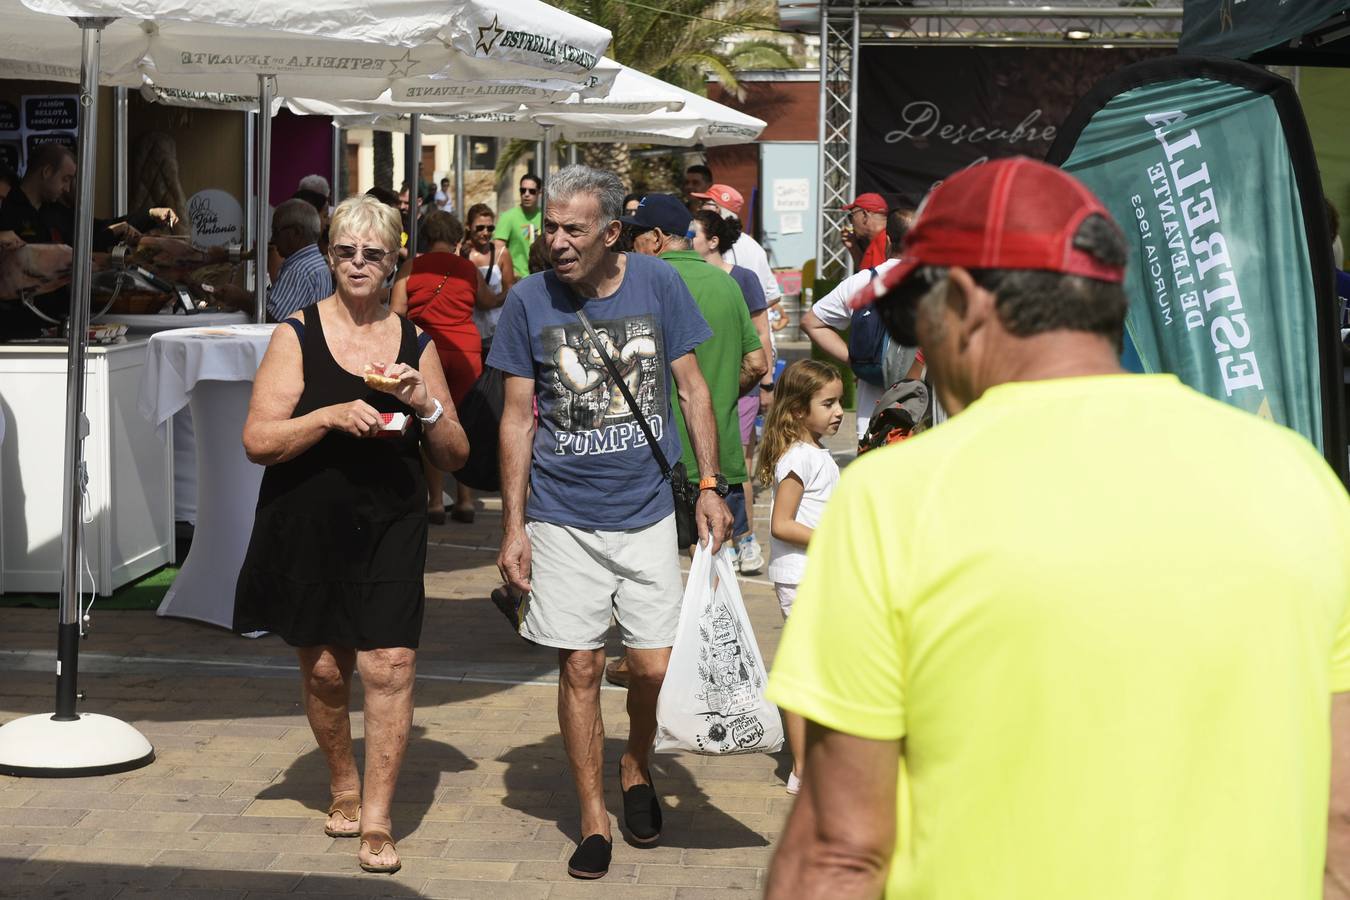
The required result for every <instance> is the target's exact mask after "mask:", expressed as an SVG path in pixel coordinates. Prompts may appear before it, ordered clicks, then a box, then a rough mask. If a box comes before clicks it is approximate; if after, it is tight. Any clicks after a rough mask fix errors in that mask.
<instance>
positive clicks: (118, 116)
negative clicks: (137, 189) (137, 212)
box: [113, 87, 187, 216]
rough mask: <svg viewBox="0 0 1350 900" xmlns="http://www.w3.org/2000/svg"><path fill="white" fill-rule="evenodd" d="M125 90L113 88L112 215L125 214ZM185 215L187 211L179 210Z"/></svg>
mask: <svg viewBox="0 0 1350 900" xmlns="http://www.w3.org/2000/svg"><path fill="white" fill-rule="evenodd" d="M127 124H128V122H127V89H126V88H124V87H119V88H113V215H114V216H125V215H126V214H127V177H128V175H129V174H130V173H129V165H128V160H127V143H128V140H129V136H128V134H127ZM181 212H183V213H186V212H187V210H181Z"/></svg>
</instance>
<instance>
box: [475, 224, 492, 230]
mask: <svg viewBox="0 0 1350 900" xmlns="http://www.w3.org/2000/svg"><path fill="white" fill-rule="evenodd" d="M473 230H474V231H491V230H492V226H491V225H475V226H473Z"/></svg>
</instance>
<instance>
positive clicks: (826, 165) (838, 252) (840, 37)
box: [816, 3, 859, 278]
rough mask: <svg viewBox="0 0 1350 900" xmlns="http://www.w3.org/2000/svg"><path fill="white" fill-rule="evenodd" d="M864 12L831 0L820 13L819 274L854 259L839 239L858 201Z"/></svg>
mask: <svg viewBox="0 0 1350 900" xmlns="http://www.w3.org/2000/svg"><path fill="white" fill-rule="evenodd" d="M858 33H859V17H858V9H857V7H856V6H855V7H854V8H853V9H852V11H851V13H850V15H848V16H846V17H845V16H839V17H834V16H831V15H830V13H829V9H828V8H827V6H826V4H825V3H822V4H821V14H820V126H819V127H820V132H819V133H820V155H819V160H820V170H819V173H818V176H819V178H818V182H817V183H818V192H817V193H818V198H819V200H818V203H817V209H818V210H819V211H820V228H819V231H818V237H817V251H816V274H817V276H818V277H829V278H839V277H842V276H843V275H845V274H847V273H848V272H849V271H850V270H851V267H852V265H853V261H852V260H851V259H850V258H849V255H848V251H847V250H845V249H844V245H843V244H842V243H841V242H840V239H839V226H840V224H842V223H841V222H839V221H838V217H839V216H841V215H842V209H843V207H844V205H845V204H848V203H850V202H852V200H853V191H854V174H855V173H856V172H857V157H856V152H857V143H858V142H857V136H858V117H857V116H856V115H854V110H856V109H857V108H858V79H857V77H856V76H857V70H856V66H857V63H858Z"/></svg>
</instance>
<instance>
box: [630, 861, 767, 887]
mask: <svg viewBox="0 0 1350 900" xmlns="http://www.w3.org/2000/svg"><path fill="white" fill-rule="evenodd" d="M759 872H760V870H759V869H743V868H729V867H727V866H720V867H718V868H712V867H703V866H662V865H654V866H647V865H644V866H640V867H639V868H638V876H637V880H638V883H639V884H670V885H676V886H689V887H719V888H726V887H734V888H741V889H742V890H753V889H755V888H756V887H758V886H759Z"/></svg>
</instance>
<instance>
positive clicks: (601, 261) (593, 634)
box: [487, 166, 731, 878]
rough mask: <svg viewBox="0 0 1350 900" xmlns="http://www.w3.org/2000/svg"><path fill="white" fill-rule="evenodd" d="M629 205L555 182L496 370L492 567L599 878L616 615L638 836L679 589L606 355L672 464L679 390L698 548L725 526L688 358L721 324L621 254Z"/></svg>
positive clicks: (705, 414) (583, 856) (623, 778)
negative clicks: (533, 664)
mask: <svg viewBox="0 0 1350 900" xmlns="http://www.w3.org/2000/svg"><path fill="white" fill-rule="evenodd" d="M623 196H624V188H623V184H622V183H621V182H620V181H619V180H618V178H616V177H615V176H614V175H612V174H610V173H608V172H600V171H597V170H595V169H589V168H586V167H585V166H570V167H568V168H566V169H564V170H562V171H561V172H559V173H558V174H557V175H555V176H554V177H553V178H551V179H549V182H548V198H547V200H548V202H547V205H546V209H545V213H544V238H545V241H546V242H547V245H548V252H549V259H550V261H551V262H552V264H553V268H552V269H551V270H549V271H547V272H542V273H539V274H537V275H531V276H530V277H529V278H526V279H524V280H523V281H519V282H516V285H515V286H514V287H513V288H512V289H511V292H510V293H509V294H508V295H507V298H506V303H505V304H504V305H503V307H502V314H501V319H500V320H499V321H498V323H497V331H496V333H495V334H494V336H493V341H492V351H491V353H490V354H489V355H488V360H487V363H488V365H490V366H493V367H495V368H498V369H501V370H502V371H503V372H505V373H506V376H507V377H506V388H505V396H506V400H505V407H504V409H503V411H502V424H501V451H500V452H501V470H502V519H503V523H502V524H503V529H504V534H503V536H502V549H501V554H500V555H499V556H498V558H497V565H498V567H499V568H500V569H501V573H502V577H503V578H504V579H506V581H507V582H508V583H509V584H510V586H511V587H512V588H513V589H515V590H517V591H520V592H522V593H524V594H525V595H526V597H525V604H524V609H523V614H522V617H521V624H520V633H521V635H522V636H524V637H526V638H528V639H529V640H531V641H534V642H535V643H537V644H542V645H544V646H547V647H556V648H557V649H558V661H559V667H560V674H559V679H558V720H559V726H560V727H561V729H562V733H563V743H564V746H565V747H566V748H567V756H568V760H569V762H570V763H571V769H572V773H573V777H574V778H575V780H576V786H577V795H578V799H579V800H580V804H581V837H582V840H581V842H580V844H579V846H578V847H577V849H576V852H575V853H574V854H573V855H572V858H571V860H570V861H569V863H568V872H569V873H571V874H572V875H573V876H575V877H577V878H600V877H602V876H603V875H605V873H606V872H608V871H609V862H610V854H611V848H612V846H613V842H612V840H611V837H610V826H609V814H608V812H607V811H606V809H605V797H604V790H603V787H602V783H603V771H602V759H603V755H604V729H603V726H602V724H601V719H600V679H601V675H602V673H603V671H604V667H605V649H604V648H605V635H606V632H608V630H609V624H610V618H611V616H612V617H613V618H614V619H616V620H617V621H618V624H619V630H620V631H621V633H622V636H623V643H624V646H625V647H627V648H628V659H629V667H630V669H631V682H630V686H629V695H628V717H629V730H628V746H627V749H626V751H625V753H624V755H623V757H622V759H621V760H620V762H619V787H620V789H621V791H622V792H623V805H624V823H625V825H626V826H627V828H628V831H629V834H630V837H631V838H632V840H633V842H634V843H637V844H645V845H650V844H654V843H656V841H657V840H658V839H659V837H660V833H661V807H660V804H659V803H658V802H657V797H656V792H655V790H654V789H653V787H652V781H651V773H650V771H649V768H648V763H649V758H650V753H651V748H652V741H653V739H654V737H655V734H656V698H657V694H658V693H659V692H660V690H661V682H662V680H663V679H664V678H665V672H666V665H667V663H668V661H669V659H670V648H671V645H672V644H673V643H674V640H675V630H676V626H677V625H678V623H679V615H680V599H681V596H682V594H683V587H682V585H681V578H680V566H679V559H678V556H677V552H678V551H677V549H676V540H675V516H674V503H673V501H672V497H671V491H670V486H669V485H668V484H666V482H665V481H664V480H663V478H662V474H661V469H660V466H659V465H658V464H657V462H656V459H655V455H654V454H653V453H652V448H651V447H650V446H648V444H647V440H646V437H645V436H644V432H643V429H642V427H641V426H640V425H639V421H638V418H637V416H635V415H634V412H633V410H632V408H631V407H630V405H629V403H628V400H627V398H626V397H625V396H624V391H623V390H622V389H621V387H620V383H619V382H618V381H615V380H614V379H613V378H612V377H611V375H610V372H609V368H608V366H607V365H606V364H605V362H604V357H603V356H602V354H601V352H600V348H603V349H604V352H605V354H607V355H608V356H609V357H610V359H611V361H612V362H613V364H614V366H615V368H616V369H617V370H618V374H619V378H620V380H621V382H622V384H623V386H624V387H626V388H627V389H628V392H629V393H630V394H631V395H632V397H633V399H634V401H636V403H637V405H638V406H639V407H640V408H641V409H640V413H641V416H642V420H643V421H645V422H646V423H647V426H648V428H649V430H650V431H651V433H652V435H653V437H654V438H655V439H656V440H657V442H658V444H659V447H660V450H661V453H662V454H663V455H664V457H665V459H666V460H667V461H669V462H670V463H672V464H673V463H674V462H675V461H677V460H679V458H680V452H681V448H680V438H679V434H678V430H677V428H676V427H675V424H674V418H673V410H672V406H671V402H672V400H674V399H675V398H676V397H677V396H678V399H679V403H680V409H681V411H682V412H683V413H684V419H685V422H686V423H687V424H688V428H689V435H690V440H691V442H692V443H693V445H694V454H695V456H696V458H697V460H698V464H699V470H700V472H702V473H704V475H705V477H704V478H703V479H702V481H701V482H700V485H699V486H700V488H701V490H700V491H699V498H698V504H697V509H696V518H697V524H698V531H699V535H700V538H702V539H707V538H708V537H709V536H711V538H712V540H713V541H714V542H715V543H714V545H713V546H721V544H722V542H723V541H725V540H726V539H727V536H728V533H729V532H730V530H731V513H730V511H728V509H727V506H726V503H724V502H723V500H722V498H723V497H725V496H726V493H727V482H726V479H725V478H724V477H722V476H721V474H720V469H719V466H718V452H717V424H716V422H715V421H714V418H713V411H712V404H711V401H710V397H709V392H708V386H707V384H706V383H705V382H704V380H703V376H702V374H700V372H699V367H698V360H697V359H696V358H695V356H694V354H693V350H694V348H695V347H697V346H698V345H699V344H700V343H702V342H703V341H705V340H707V339H708V338H709V337H711V336H712V331H711V330H710V329H709V328H708V324H707V322H705V321H704V319H703V316H702V315H701V314H700V313H699V310H698V307H697V306H696V305H695V303H694V298H693V297H691V296H690V294H689V291H688V289H687V288H686V287H685V286H684V282H683V281H682V280H681V279H680V276H679V275H678V274H676V272H675V270H674V269H672V268H671V267H670V266H669V265H668V264H667V263H665V262H662V261H661V260H659V259H653V258H651V257H644V256H639V255H636V254H625V253H616V252H614V251H613V248H614V245H615V243H616V242H617V241H618V240H619V234H620V231H621V227H622V226H621V225H620V224H619V221H618V220H619V216H620V215H621V214H622V209H623ZM578 308H580V309H581V310H583V311H584V313H585V315H586V317H587V319H588V320H589V321H590V323H591V326H592V328H593V329H594V331H595V338H594V339H592V337H591V334H590V332H588V330H587V329H586V327H585V326H584V325H583V323H582V321H581V319H580V318H579V316H578V314H577V309H578ZM597 344H598V345H599V346H598V347H597ZM536 402H537V403H538V420H537V426H536V418H535V413H534V404H535V403H536ZM527 493H528V494H529V499H528V502H527V501H526V494H527Z"/></svg>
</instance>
